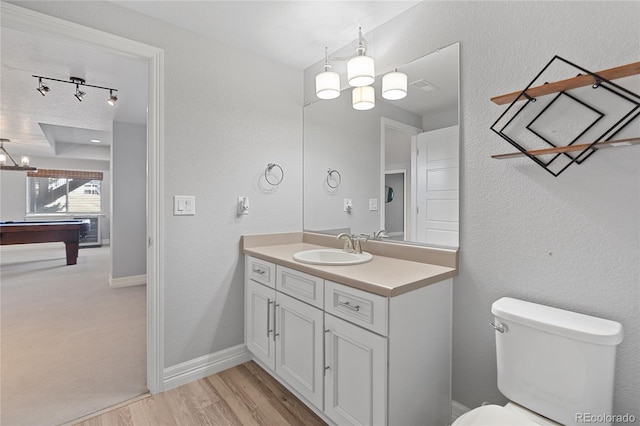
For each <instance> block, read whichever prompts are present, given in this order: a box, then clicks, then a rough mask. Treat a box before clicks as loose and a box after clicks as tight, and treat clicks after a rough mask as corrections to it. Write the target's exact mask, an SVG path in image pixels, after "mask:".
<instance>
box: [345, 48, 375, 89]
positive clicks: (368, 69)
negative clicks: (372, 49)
mask: <svg viewBox="0 0 640 426" xmlns="http://www.w3.org/2000/svg"><path fill="white" fill-rule="evenodd" d="M347 79H348V80H349V85H350V86H353V87H362V86H369V85H371V84H373V82H374V81H375V79H376V70H375V66H374V63H373V58H372V57H371V56H366V55H358V56H354V57H353V58H351V59H349V62H347Z"/></svg>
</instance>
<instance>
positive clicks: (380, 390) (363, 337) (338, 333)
mask: <svg viewBox="0 0 640 426" xmlns="http://www.w3.org/2000/svg"><path fill="white" fill-rule="evenodd" d="M324 321H325V330H326V332H325V364H326V365H325V368H326V370H325V384H324V386H325V387H324V389H325V398H324V401H325V406H324V413H325V414H326V415H327V416H328V417H329V418H330V419H331V420H333V421H334V422H336V423H337V424H339V425H384V424H386V423H387V339H386V338H384V337H382V336H379V335H377V334H375V333H372V332H370V331H367V330H365V329H363V328H360V327H358V326H356V325H353V324H351V323H348V322H346V321H343V320H341V319H339V318H336V317H334V316H332V315H329V314H325V316H324Z"/></svg>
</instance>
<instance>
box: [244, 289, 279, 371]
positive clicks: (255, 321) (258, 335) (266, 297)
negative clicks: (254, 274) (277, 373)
mask: <svg viewBox="0 0 640 426" xmlns="http://www.w3.org/2000/svg"><path fill="white" fill-rule="evenodd" d="M275 303H276V292H275V290H273V289H271V288H269V287H265V286H263V285H262V284H258V283H257V282H255V281H253V280H247V284H246V294H245V321H246V329H245V333H246V336H245V339H246V341H247V348H248V349H249V350H250V351H251V352H252V353H253V355H254V356H255V357H256V358H257V359H259V360H260V361H262V362H263V363H264V364H265V365H266V366H267V367H269V368H271V369H272V370H273V369H275V360H276V357H275V342H274V338H275V337H274V329H273V327H274V323H275V308H274V305H275Z"/></svg>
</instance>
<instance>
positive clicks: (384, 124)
mask: <svg viewBox="0 0 640 426" xmlns="http://www.w3.org/2000/svg"><path fill="white" fill-rule="evenodd" d="M387 129H393V130H396V131H398V132H401V133H405V134H408V135H410V136H412V139H411V152H412V154H411V157H412V160H411V179H413V174H414V173H415V170H414V169H415V164H413V162H414V158H413V152H414V149H415V147H414V142H413V139H414V138H413V136H415V135H417V134H419V133H422V132H423V130H422V129H421V128H419V127H414V126H410V125H408V124H405V123H401V122H400V121H396V120H392V119H391V118H387V117H380V200H381V201H384V175H385V169H386V162H385V149H386V137H387ZM412 182H413V181H412ZM406 190H407V188H406V173H405V211H409V207H412V206H413V204H412V203H414V200H413V198H411V200H410V202H409V204H407V200H409V199H410V198H409V197H408V196H407V193H406ZM412 192H413V189H412ZM380 205H381V206H382V207H381V208H380V229H384V226H385V217H384V203H383V202H381V203H380ZM407 219H411V222H412V223H408V222H409V221H408V220H407ZM413 227H414V226H413V219H412V217H411V215H410V214H409V215H406V214H405V223H404V229H405V232H404V238H405V240H407V239H409V235H408V234H407V232H412V228H413Z"/></svg>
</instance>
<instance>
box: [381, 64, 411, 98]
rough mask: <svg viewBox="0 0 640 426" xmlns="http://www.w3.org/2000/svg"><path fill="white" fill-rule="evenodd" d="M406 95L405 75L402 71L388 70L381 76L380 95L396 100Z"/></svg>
mask: <svg viewBox="0 0 640 426" xmlns="http://www.w3.org/2000/svg"><path fill="white" fill-rule="evenodd" d="M405 96H407V75H406V74H405V73H403V72H398V71H394V72H390V73H389V74H387V75H385V76H384V77H382V97H383V98H385V99H388V100H390V101H397V100H398V99H402V98H404V97H405Z"/></svg>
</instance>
